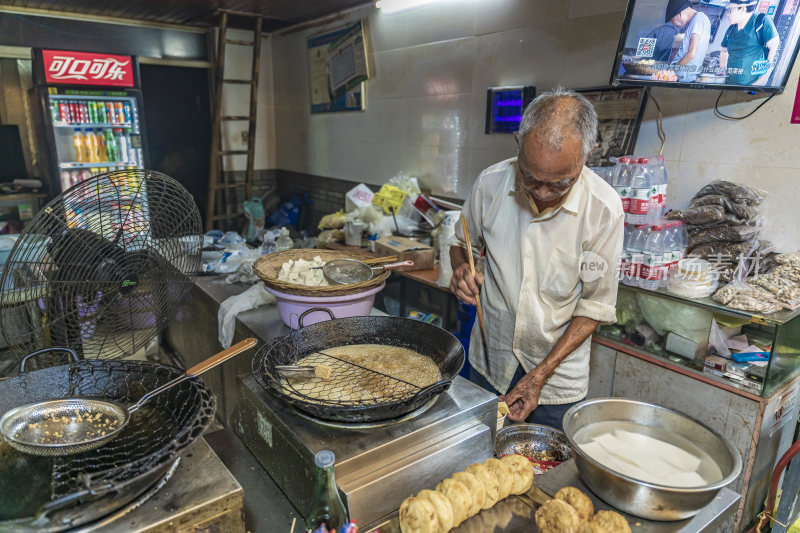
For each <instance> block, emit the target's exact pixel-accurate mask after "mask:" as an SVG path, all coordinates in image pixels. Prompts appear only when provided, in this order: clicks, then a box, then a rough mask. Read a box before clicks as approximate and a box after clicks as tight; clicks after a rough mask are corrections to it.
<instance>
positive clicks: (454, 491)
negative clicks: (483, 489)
mask: <svg viewBox="0 0 800 533" xmlns="http://www.w3.org/2000/svg"><path fill="white" fill-rule="evenodd" d="M436 490H437V491H439V492H441V493H442V494H443V495H444V496H445V498H447V499H448V500H450V505H451V506H452V507H453V527H455V526H457V525H458V524H460V523H461V522H463V521H464V520H466V519H467V518H469V515H467V511H468V510H469V506H470V505H471V504H472V495H471V494H470V493H469V489H468V488H467V486H466V485H464V484H463V483H461V482H460V481H456V480H455V479H445V480H444V481H442V482H440V483H439V484H438V485H436Z"/></svg>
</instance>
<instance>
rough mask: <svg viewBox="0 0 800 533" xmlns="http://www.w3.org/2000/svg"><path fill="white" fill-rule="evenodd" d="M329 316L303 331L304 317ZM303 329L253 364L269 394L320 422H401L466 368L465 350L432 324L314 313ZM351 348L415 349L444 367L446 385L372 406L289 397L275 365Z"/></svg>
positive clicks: (266, 348) (268, 349)
mask: <svg viewBox="0 0 800 533" xmlns="http://www.w3.org/2000/svg"><path fill="white" fill-rule="evenodd" d="M314 311H324V312H327V313H328V314H330V315H331V318H332V319H331V320H326V321H324V322H318V323H316V324H313V325H310V326H305V327H304V326H303V322H302V321H303V317H304V316H305V315H307V314H308V313H311V312H314ZM299 323H300V329H298V330H296V331H293V332H291V333H289V334H288V335H286V336H285V337H282V338H280V339H278V340H276V341H275V342H273V343H272V344H270V345H266V346H264V347H262V348H261V349H260V350H259V351H258V353H257V354H256V356H255V357H254V359H253V375H254V376H255V378H256V380H257V381H258V382H259V383H261V385H262V386H263V387H265V388H266V389H267V390H268V391H270V392H272V393H273V394H275V395H276V396H278V397H279V398H281V399H283V400H284V401H286V402H288V403H289V404H291V405H293V406H294V407H296V408H298V409H300V410H302V411H305V412H306V413H308V414H310V415H312V416H315V417H317V418H321V419H325V420H333V421H337V422H350V423H364V422H376V421H380V420H388V419H392V418H398V417H401V416H403V415H405V414H407V413H410V412H411V411H413V410H415V409H417V408H419V407H422V406H423V405H425V404H426V403H427V402H428V401H430V400H432V399H433V398H435V397H437V396H438V395H439V394H441V393H442V392H444V391H445V390H447V389H448V387H450V384H451V382H452V379H453V378H454V377H455V376H456V375H457V374H458V372H459V371H460V370H461V367H462V366H463V365H464V347H463V346H462V345H461V343H460V342H459V341H458V339H456V338H455V337H454V336H453V335H452V334H451V333H449V332H447V331H445V330H444V329H442V328H439V327H436V326H434V325H432V324H428V323H425V322H420V321H418V320H410V319H406V318H397V317H391V316H359V317H352V318H340V319H336V318H334V317H333V314H332V313H331V312H330V311H329V310H328V309H322V308H314V309H309V310H308V311H306V312H305V313H303V314H302V315H301V316H300V320H299ZM352 344H385V345H390V346H399V347H403V348H408V349H411V350H414V351H416V352H418V353H420V354H422V355H426V356H428V357H430V358H431V359H432V360H433V361H434V363H436V365H437V366H438V367H439V371H440V373H441V381H439V382H437V383H434V384H433V385H430V386H429V387H426V388H423V389H422V390H420V391H419V392H418V393H416V394H414V395H409V396H407V397H404V398H402V399H400V400H396V401H389V402H381V403H374V404H370V405H364V404H361V405H348V404H335V403H322V402H319V401H311V400H312V399H311V398H309V399H303V398H301V397H299V396H297V395H294V394H292V395H290V394H287V393H286V391H285V390H284V388H283V387H282V385H281V378H280V377H279V375H278V373H277V372H276V371H275V367H276V366H280V365H294V364H296V363H297V361H298V360H299V359H301V358H302V357H304V356H306V355H309V354H313V353H316V352H319V351H320V350H325V349H328V348H333V347H336V346H347V345H352Z"/></svg>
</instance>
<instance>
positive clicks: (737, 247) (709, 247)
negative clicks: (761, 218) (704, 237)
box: [689, 240, 759, 259]
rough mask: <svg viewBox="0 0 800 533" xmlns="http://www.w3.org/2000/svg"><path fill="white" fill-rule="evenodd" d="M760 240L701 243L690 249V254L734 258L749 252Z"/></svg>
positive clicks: (704, 256) (703, 256)
mask: <svg viewBox="0 0 800 533" xmlns="http://www.w3.org/2000/svg"><path fill="white" fill-rule="evenodd" d="M758 243H759V241H755V240H748V241H742V242H730V241H714V242H705V243H703V244H699V245H697V246H695V247H694V248H690V249H689V254H691V255H696V256H698V257H702V258H708V257H711V256H715V257H730V258H732V259H736V258H738V257H739V256H740V255H742V254H747V253H749V252H750V250H752V249H753V248H754V247H757V246H759V244H758Z"/></svg>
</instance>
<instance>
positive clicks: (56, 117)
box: [50, 102, 61, 122]
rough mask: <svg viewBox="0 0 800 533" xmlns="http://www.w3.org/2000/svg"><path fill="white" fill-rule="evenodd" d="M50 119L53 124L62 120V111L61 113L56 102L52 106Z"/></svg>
mask: <svg viewBox="0 0 800 533" xmlns="http://www.w3.org/2000/svg"><path fill="white" fill-rule="evenodd" d="M50 119H51V120H52V121H53V122H59V121H60V120H61V111H59V109H58V104H56V103H55V102H52V103H51V104H50Z"/></svg>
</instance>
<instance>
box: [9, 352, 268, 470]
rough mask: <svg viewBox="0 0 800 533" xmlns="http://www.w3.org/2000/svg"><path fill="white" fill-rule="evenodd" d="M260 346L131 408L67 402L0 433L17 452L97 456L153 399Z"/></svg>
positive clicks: (215, 359)
mask: <svg viewBox="0 0 800 533" xmlns="http://www.w3.org/2000/svg"><path fill="white" fill-rule="evenodd" d="M255 345H256V340H255V339H253V338H250V339H245V340H243V341H241V342H239V343H237V344H235V345H233V346H231V347H230V348H228V349H227V350H223V351H221V352H219V353H218V354H216V355H214V356H212V357H209V358H208V359H206V360H205V361H203V362H201V363H198V364H196V365H195V366H193V367H192V368H190V369H188V370H187V371H186V372H184V373H183V374H182V375H180V376H178V377H176V378H175V379H173V380H171V381H169V382H167V383H164V384H163V385H161V386H160V387H158V388H156V389H154V390H152V391H150V392H148V393H146V394H144V395H143V396H142V397H141V398H140V399H139V401H137V402H136V403H134V404H133V405H131V406H130V407H127V408H126V407H124V406H122V405H120V404H119V403H117V402H110V401H106V400H102V399H94V398H64V399H58V400H49V401H44V402H36V403H32V404H27V405H22V406H20V407H16V408H14V409H11V410H10V411H8V412H6V413H5V414H4V415H3V416H2V418H0V433H2V435H3V438H5V439H6V441H7V442H8V443H9V444H10V445H11V446H13V447H14V448H16V449H18V450H19V451H21V452H24V453H29V454H32V455H70V454H74V453H80V452H85V451H88V450H94V449H95V448H99V447H100V446H102V445H103V444H105V443H107V442H109V441H111V440H112V439H114V438H115V437H116V436H117V435H119V433H120V432H121V431H122V430H123V429H124V428H125V426H126V425H127V424H128V422H129V420H130V417H131V415H132V414H133V413H135V412H136V411H138V410H139V409H141V408H142V406H144V405H145V403H146V402H148V401H149V400H150V399H152V398H153V397H155V396H157V395H159V394H161V393H163V392H164V391H166V390H168V389H170V388H172V387H174V386H176V385H178V384H179V383H181V382H183V381H186V380H187V379H190V378H193V377H196V376H199V375H201V374H203V373H204V372H206V371H208V370H211V369H212V368H215V367H216V366H218V365H221V364H222V363H224V362H225V361H227V360H228V359H230V358H231V357H233V356H235V355H238V354H240V353H242V352H243V351H245V350H247V349H249V348H252V347H253V346H255Z"/></svg>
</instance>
